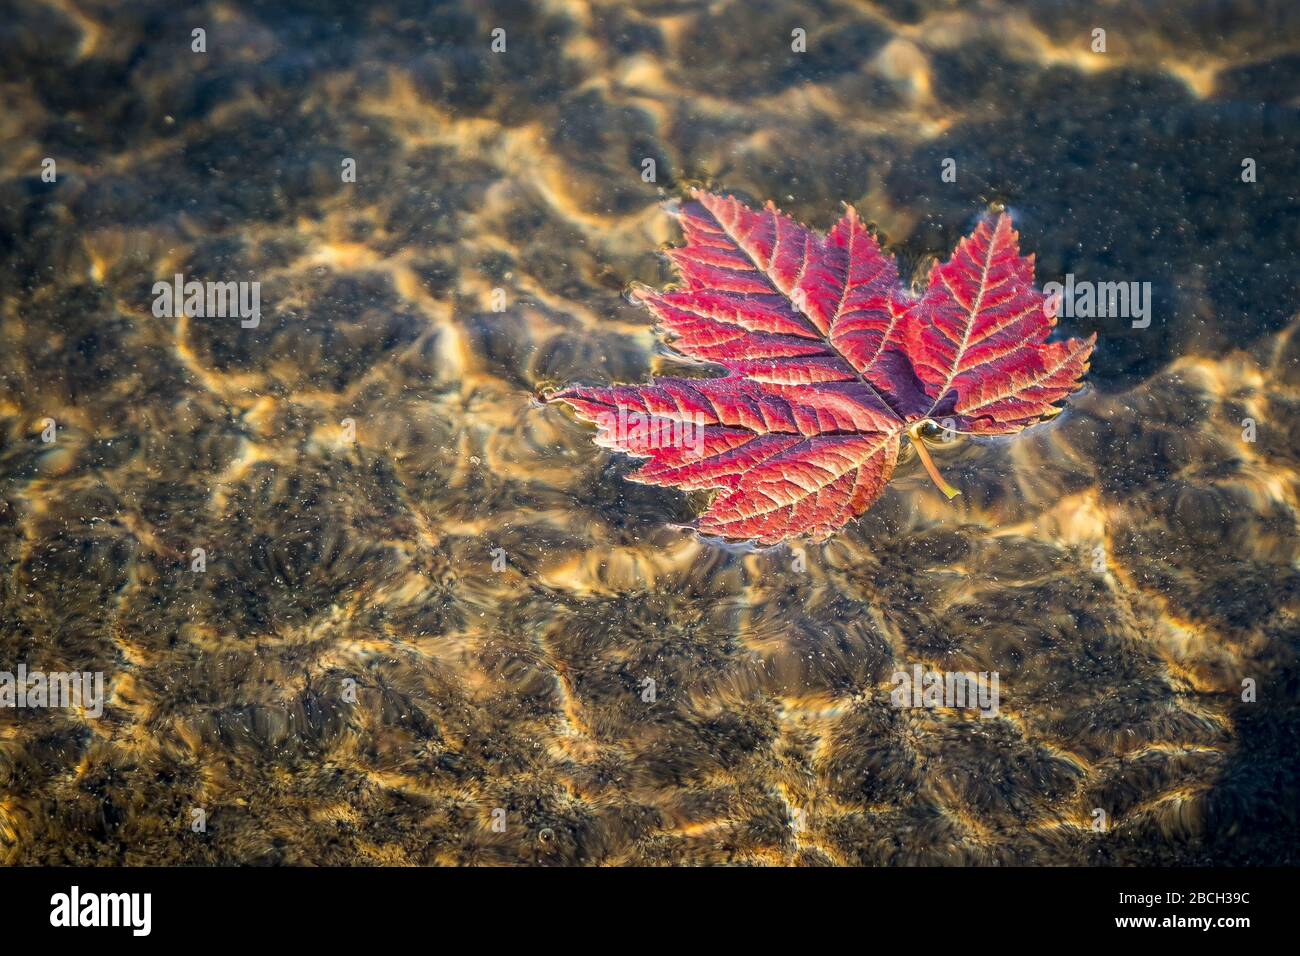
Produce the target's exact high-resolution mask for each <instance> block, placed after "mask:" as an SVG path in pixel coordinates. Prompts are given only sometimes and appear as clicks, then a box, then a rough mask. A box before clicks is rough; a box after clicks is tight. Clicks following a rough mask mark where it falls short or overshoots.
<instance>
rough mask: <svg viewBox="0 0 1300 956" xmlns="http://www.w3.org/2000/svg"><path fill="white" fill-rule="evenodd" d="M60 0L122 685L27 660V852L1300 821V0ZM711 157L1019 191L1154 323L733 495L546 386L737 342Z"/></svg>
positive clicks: (989, 854) (60, 343)
mask: <svg viewBox="0 0 1300 956" xmlns="http://www.w3.org/2000/svg"><path fill="white" fill-rule="evenodd" d="M7 9H8V10H9V11H11V12H7V13H6V14H5V16H4V20H5V22H4V23H3V24H0V101H2V102H3V104H4V105H3V109H0V144H2V145H3V147H4V148H3V149H0V671H16V669H17V668H18V666H19V665H20V664H22V665H24V666H25V667H26V668H28V669H29V670H38V669H39V670H43V671H47V672H55V671H66V672H97V673H100V674H102V675H103V678H104V681H105V697H106V699H105V701H104V706H103V712H102V714H100V715H98V716H94V715H92V714H90V713H88V712H87V709H86V708H84V707H83V708H80V709H78V708H66V707H65V708H54V707H30V706H29V707H25V708H19V707H13V708H0V861H4V862H7V863H17V864H35V863H64V862H84V863H136V864H140V863H168V862H190V863H202V862H225V863H233V862H259V863H266V862H280V863H308V862H311V863H329V864H339V863H398V864H458V863H462V864H467V863H475V864H515V863H607V864H610V863H612V864H676V863H723V862H729V863H741V864H827V863H833V864H893V863H955V864H970V863H1039V864H1082V863H1100V864H1121V863H1280V862H1295V854H1296V847H1297V845H1300V843H1298V841H1297V818H1296V807H1297V805H1298V803H1297V790H1298V789H1300V783H1298V781H1300V774H1298V773H1297V771H1298V770H1300V767H1298V766H1297V754H1298V753H1300V748H1298V747H1297V743H1298V740H1297V731H1298V728H1300V714H1298V712H1297V691H1298V688H1300V683H1298V680H1297V669H1296V653H1297V637H1300V627H1297V622H1296V613H1297V607H1298V605H1300V573H1298V568H1297V557H1298V556H1300V536H1298V533H1297V508H1298V507H1300V501H1298V498H1297V494H1298V491H1300V485H1298V483H1297V475H1298V471H1297V469H1300V425H1298V424H1297V422H1298V421H1300V418H1297V414H1296V412H1297V406H1298V405H1300V339H1297V332H1296V328H1297V325H1296V314H1297V309H1298V307H1300V290H1298V289H1297V281H1296V278H1295V277H1296V276H1297V275H1298V274H1300V217H1298V216H1297V211H1298V204H1300V200H1298V199H1297V189H1298V188H1300V125H1298V123H1297V120H1298V119H1300V115H1298V110H1297V107H1298V106H1300V102H1298V95H1297V90H1298V89H1300V85H1298V84H1297V80H1298V79H1300V8H1297V7H1295V6H1294V5H1291V4H1285V3H1271V2H1265V0H1259V2H1245V0H1243V2H1239V3H1235V4H1233V5H1231V6H1225V5H1221V4H1208V3H1206V4H1198V3H1190V4H1175V3H1141V4H1125V5H1114V6H1110V5H1107V6H1105V7H1103V8H1100V10H1093V11H1082V10H1079V9H1076V7H1075V5H1067V4H1059V3H1054V2H1025V3H1011V2H1006V3H987V4H981V5H979V7H978V8H975V7H971V6H967V5H964V4H958V3H948V2H925V0H916V2H908V0H896V2H882V3H848V2H838V0H828V2H809V3H801V2H796V3H782V4H778V3H765V2H760V3H752V2H733V3H725V2H724V3H718V4H696V3H688V2H673V0H660V2H644V3H613V2H610V3H604V2H578V0H556V2H550V3H539V4H535V5H530V4H526V3H522V2H499V3H492V2H478V0H476V2H472V3H471V2H461V3H445V4H433V5H430V4H426V3H380V4H356V3H320V2H310V3H308V2H300V3H299V2H281V3H270V2H267V3H256V2H249V3H238V2H232V3H226V4H221V5H219V6H211V5H204V4H186V3H177V2H175V0H148V2H133V3H129V4H121V3H118V2H110V0H58V2H55V0H12V2H10V3H9V4H7ZM1098 26H1101V27H1103V28H1105V29H1106V30H1107V35H1106V41H1107V48H1106V52H1105V53H1101V52H1094V51H1093V49H1092V46H1093V43H1094V40H1093V35H1092V31H1093V29H1094V28H1095V27H1098ZM196 27H202V28H204V29H205V30H206V34H205V52H203V53H197V52H194V50H193V48H192V46H193V43H194V39H193V36H192V34H191V31H192V30H193V29H195V28H196ZM498 28H500V29H502V30H504V31H505V34H504V37H505V50H504V51H502V52H493V50H492V43H493V31H494V30H496V29H498ZM795 30H803V31H805V33H806V43H807V47H806V52H803V53H797V52H794V51H793V50H792V48H791V45H792V42H794V41H793V39H792V36H793V33H792V31H795ZM47 158H48V159H52V160H53V161H54V167H53V174H54V179H53V181H47V177H45V176H43V173H45V172H46V170H47V169H49V167H48V166H47V164H45V163H44V160H46V159H47ZM945 159H953V160H954V161H955V166H954V167H952V168H953V169H955V173H956V176H955V181H946V180H945V178H944V177H943V171H944V168H945V167H944V160H945ZM1247 159H1250V160H1253V169H1254V171H1255V172H1254V181H1253V182H1248V181H1243V173H1244V172H1245V170H1246V168H1247V167H1246V166H1245V165H1244V163H1245V161H1246V160H1247ZM348 160H354V161H355V181H345V173H346V171H347V169H348V163H347V161H348ZM646 160H653V162H654V172H655V176H654V181H653V182H647V181H646V180H645V179H644V178H643V173H644V172H645V171H646V169H647V166H646V164H645V161H646ZM693 183H709V184H711V185H714V186H716V187H719V188H725V189H727V190H729V191H732V192H734V193H735V194H736V195H739V196H743V197H745V198H747V199H749V200H752V201H757V202H761V201H762V200H765V199H768V198H771V199H773V200H775V201H776V202H777V203H778V204H779V205H781V207H782V208H783V209H784V210H785V211H786V212H788V213H790V214H791V215H795V216H797V217H798V218H800V219H801V220H803V221H805V222H807V223H809V224H812V225H815V226H817V227H819V228H824V227H826V226H828V225H829V224H830V223H831V222H832V221H834V219H835V218H837V217H838V215H839V213H840V203H841V202H850V203H853V204H854V205H855V206H856V207H857V208H858V209H859V211H860V212H861V213H862V215H863V217H864V218H866V219H868V220H870V221H872V222H873V223H875V224H876V226H877V227H878V228H879V230H880V231H881V233H882V234H883V235H884V237H885V238H886V239H887V241H888V244H889V248H890V250H891V251H892V252H894V253H895V254H896V255H898V256H899V257H900V260H901V261H902V262H903V263H904V265H905V269H906V270H907V271H909V272H910V271H912V270H917V269H923V268H924V265H925V264H926V263H927V262H928V261H929V260H930V257H932V256H934V255H946V254H947V252H948V250H950V249H951V248H952V245H953V243H954V242H955V241H956V239H957V238H958V237H959V236H961V235H962V234H964V233H965V232H966V231H967V230H968V229H969V227H970V225H971V223H972V222H973V221H974V220H975V218H976V217H977V216H978V215H979V214H981V213H982V212H983V211H985V210H986V209H987V208H988V207H989V206H990V204H993V203H1001V204H1005V205H1006V206H1007V207H1008V208H1009V209H1010V210H1011V211H1012V213H1013V214H1014V215H1015V217H1016V221H1017V224H1018V227H1019V229H1020V231H1021V235H1022V242H1023V244H1024V248H1025V249H1026V250H1027V251H1031V252H1033V253H1035V254H1036V256H1037V274H1038V277H1039V279H1040V281H1053V280H1057V281H1064V277H1065V276H1066V275H1067V274H1069V275H1073V276H1074V277H1075V278H1076V279H1077V280H1079V281H1088V282H1103V281H1122V282H1138V283H1150V290H1151V309H1150V322H1149V325H1147V326H1145V327H1139V328H1135V327H1134V323H1133V319H1132V318H1131V317H1130V316H1107V317H1075V318H1064V319H1062V323H1061V328H1062V331H1064V332H1066V333H1068V334H1072V335H1073V334H1088V333H1091V332H1094V331H1095V332H1097V333H1099V344H1098V347H1097V353H1096V355H1095V357H1094V359H1093V365H1092V372H1091V373H1090V376H1089V383H1090V384H1089V388H1088V390H1087V391H1086V392H1085V393H1083V394H1081V395H1080V396H1077V397H1076V399H1075V400H1074V401H1073V402H1072V403H1071V406H1070V408H1069V410H1068V411H1067V412H1066V413H1065V414H1064V415H1062V416H1061V417H1060V418H1059V419H1057V420H1056V421H1054V422H1053V423H1051V424H1050V425H1043V426H1039V427H1037V428H1035V429H1034V430H1033V431H1031V432H1028V433H1025V434H1023V435H1021V436H1018V437H1015V438H1013V439H1008V440H999V441H989V442H964V441H963V442H958V443H954V444H952V445H951V446H947V447H944V448H941V449H938V450H937V451H936V457H937V459H938V462H939V465H940V467H941V468H942V469H943V471H944V473H945V476H946V477H947V478H948V480H949V481H951V482H953V483H954V484H957V485H958V486H959V487H961V488H962V489H963V491H964V494H963V495H962V496H961V497H960V498H958V499H956V500H955V501H953V502H951V503H950V502H948V501H946V500H945V499H944V498H943V497H942V496H941V495H939V494H938V493H937V492H936V491H935V490H934V489H933V487H932V486H931V485H930V484H929V482H928V479H927V478H926V477H925V474H924V471H923V470H922V469H921V467H920V465H919V463H918V462H916V461H915V460H914V459H913V460H909V461H906V462H904V463H903V464H902V465H901V467H900V472H899V475H898V477H897V478H896V479H895V480H894V482H893V483H892V485H891V487H890V489H889V490H888V491H887V493H886V494H885V497H884V498H883V499H882V500H881V501H880V502H879V503H878V504H877V505H876V506H875V507H874V508H873V509H872V510H871V511H870V512H869V513H868V514H867V515H866V516H865V517H864V518H862V519H861V520H860V521H858V522H855V523H854V524H853V525H851V526H850V527H849V528H847V529H846V530H845V531H844V532H843V533H842V534H840V535H838V536H836V537H834V538H832V539H831V540H830V541H828V542H826V543H824V544H820V545H796V546H795V547H794V548H791V547H786V546H783V547H779V548H773V549H767V550H752V549H743V548H736V547H725V546H720V545H719V544H717V543H716V542H710V541H707V540H703V539H701V538H699V537H697V536H694V535H693V534H691V533H689V532H683V531H681V530H677V529H675V528H674V527H672V526H673V525H677V524H681V523H683V522H685V521H688V520H689V519H690V517H691V516H692V515H693V514H695V513H697V512H698V510H699V509H700V506H701V501H700V500H698V499H697V498H694V497H688V496H685V495H682V494H679V493H676V492H674V491H671V490H665V489H652V488H646V487H643V486H639V485H635V484H631V483H628V482H626V481H625V480H624V479H623V476H624V475H625V474H627V472H628V471H629V470H630V467H631V466H630V465H629V463H628V462H626V461H625V460H621V459H615V458H611V457H610V456H608V455H607V454H606V453H605V452H603V451H601V450H599V449H597V448H595V447H594V446H593V445H592V443H591V440H590V439H591V430H590V429H589V428H587V427H585V426H583V425H581V424H579V423H576V422H574V421H573V420H572V419H571V418H569V417H567V416H566V415H565V414H564V413H563V412H562V411H560V410H559V409H557V408H554V407H549V408H548V407H544V406H541V405H539V404H538V403H537V402H536V401H535V400H534V399H533V396H534V395H535V393H536V392H537V391H538V390H539V389H540V388H542V387H544V386H548V385H555V384H558V383H562V382H570V381H580V382H585V383H603V382H611V381H624V382H633V381H641V380H644V379H645V377H646V376H647V375H649V374H652V373H653V374H663V373H670V372H672V371H673V370H674V369H675V368H679V367H680V366H679V362H678V361H677V360H675V359H674V358H673V356H672V354H671V353H670V352H669V351H667V350H666V349H665V348H664V346H663V345H662V344H661V343H659V342H658V341H657V339H656V336H655V334H654V330H653V328H652V324H651V320H650V317H649V316H648V315H647V314H646V313H645V312H644V311H643V310H641V309H639V308H637V307H636V306H635V305H634V304H632V303H630V302H628V301H627V300H626V299H625V298H624V296H623V294H622V293H623V291H624V289H625V288H626V287H627V286H628V285H629V284H630V283H632V282H634V281H636V282H644V283H647V284H650V285H654V286H661V285H662V284H664V283H665V282H668V281H670V280H671V278H672V275H671V270H670V269H669V267H668V265H667V264H666V263H665V262H663V261H662V259H661V258H660V256H659V255H658V253H659V251H660V250H661V249H662V248H663V247H664V246H665V245H666V244H669V243H671V242H675V241H676V240H677V236H676V234H675V229H674V226H673V224H672V221H671V219H670V218H669V217H667V216H666V215H664V213H663V211H662V209H661V206H660V204H661V202H662V201H664V200H665V199H668V198H670V197H672V196H674V195H677V194H679V193H680V191H681V189H682V187H683V186H685V185H688V184H693ZM177 273H180V274H182V275H184V276H185V277H186V278H187V279H194V280H199V281H214V282H258V283H260V286H259V289H260V297H261V299H260V302H261V317H260V322H259V323H258V325H257V326H256V327H244V325H242V324H241V322H240V320H239V319H238V318H237V317H231V316H227V317H224V318H222V317H209V318H200V317H184V316H182V317H179V318H176V317H173V316H172V315H170V314H166V313H164V314H163V315H158V314H156V313H155V302H156V299H157V293H156V292H155V283H157V282H160V281H163V282H167V281H170V280H171V279H172V277H173V276H175V275H176V274H177ZM498 290H499V291H498ZM51 423H52V424H51ZM47 439H49V440H47ZM196 549H199V551H198V552H196ZM196 562H197V563H196ZM915 666H920V667H921V668H923V669H924V670H925V671H934V672H941V673H949V672H977V673H988V674H991V673H997V675H998V678H999V690H1000V705H999V708H998V713H997V714H996V716H989V717H984V716H981V715H980V713H978V712H977V711H975V710H972V709H970V708H965V709H962V708H956V707H943V708H927V707H919V708H917V707H898V706H894V704H893V702H892V701H891V692H892V691H893V690H894V688H895V686H896V685H895V683H894V675H895V674H896V673H898V672H900V671H902V672H905V673H909V672H911V671H912V668H913V667H915ZM1243 697H1246V698H1251V699H1245V700H1244V699H1243Z"/></svg>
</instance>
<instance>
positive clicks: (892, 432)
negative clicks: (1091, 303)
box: [548, 191, 1096, 544]
mask: <svg viewBox="0 0 1300 956" xmlns="http://www.w3.org/2000/svg"><path fill="white" fill-rule="evenodd" d="M678 217H679V219H680V221H681V226H682V231H683V233H684V234H685V238H686V244H685V245H684V246H682V247H680V248H678V249H674V250H672V251H671V252H669V254H668V255H669V257H670V258H671V259H672V261H673V263H674V264H675V265H676V267H677V269H678V271H679V273H680V275H681V285H680V287H678V288H675V289H672V290H670V291H665V292H654V291H646V292H644V293H642V294H641V301H642V302H643V303H644V304H645V306H646V307H647V308H649V309H650V311H651V312H652V313H654V315H655V316H656V317H657V318H658V319H659V321H660V323H661V325H662V326H663V328H664V329H665V330H666V331H667V332H668V333H669V334H670V335H671V336H673V338H672V339H671V340H670V344H671V345H672V347H673V348H675V349H676V350H677V351H678V352H680V353H682V354H683V355H686V356H690V357H692V358H697V359H703V360H705V361H708V362H712V363H714V364H717V365H720V366H722V367H723V368H725V369H726V370H727V372H728V374H727V375H726V376H725V377H722V378H711V379H681V378H661V379H658V380H657V381H654V382H651V383H650V384H648V385H620V386H612V387H590V388H589V387H583V386H574V387H570V388H567V389H565V390H563V391H560V392H558V393H555V394H553V395H550V396H549V397H548V400H549V401H560V402H565V403H567V404H568V405H570V406H572V407H573V409H574V410H575V412H576V413H577V414H578V416H579V417H580V418H583V419H585V420H587V421H591V422H595V423H596V424H597V425H598V426H599V431H598V433H597V436H596V442H597V444H599V445H602V446H604V447H607V448H612V449H615V450H617V451H621V452H624V453H626V454H628V455H632V456H636V457H640V458H646V459H649V460H648V461H647V462H646V463H645V464H644V465H643V466H642V467H641V469H640V470H639V471H637V472H636V473H634V474H633V475H631V476H630V478H631V480H633V481H638V482H643V483H645V484H652V485H667V486H671V487H675V488H681V489H683V490H697V489H718V490H719V494H718V495H717V496H716V497H715V498H714V499H713V501H712V503H711V504H710V505H709V507H708V509H707V510H706V511H705V512H704V514H703V515H701V516H700V518H699V520H698V522H697V523H696V527H697V528H698V530H699V531H701V532H703V533H705V534H713V535H720V536H722V537H725V538H729V539H733V540H749V541H755V542H757V543H759V544H774V543H776V542H778V541H783V540H785V539H787V538H791V537H794V536H797V535H808V536H810V537H811V538H813V539H814V540H819V539H822V538H825V537H827V536H829V535H830V534H831V533H832V532H834V531H836V530H838V529H839V528H841V527H842V526H843V525H844V524H845V523H846V522H848V521H850V520H851V519H853V518H856V517H857V516H859V515H861V514H862V513H863V512H864V511H866V510H867V508H868V507H869V506H870V505H871V503H872V502H874V501H875V500H876V499H877V498H879V497H880V495H881V494H882V493H883V491H884V489H885V485H886V484H887V483H888V481H889V479H890V477H891V476H892V474H893V472H894V466H895V465H896V464H897V461H898V453H899V448H900V443H901V441H902V438H903V437H904V436H906V437H907V438H908V439H910V441H911V442H912V444H913V445H914V446H915V447H916V450H917V454H918V456H919V457H920V459H921V462H922V463H923V464H924V466H925V468H926V471H927V472H929V475H930V477H931V478H932V479H933V480H934V483H935V484H936V485H937V486H938V487H939V488H940V489H941V490H942V491H943V492H944V493H945V494H946V495H947V496H948V497H949V498H952V497H953V496H955V495H957V494H958V492H957V490H956V489H954V488H952V487H951V486H950V485H948V484H947V482H945V481H944V480H943V478H942V477H941V476H940V475H939V472H938V470H937V469H936V468H935V466H934V463H933V461H932V460H931V459H930V456H929V454H928V452H927V451H926V447H925V442H924V440H923V437H922V436H923V434H926V433H929V432H932V431H934V430H937V429H939V428H946V429H950V430H953V431H956V432H959V433H966V434H974V435H1005V434H1010V433H1012V432H1017V431H1020V430H1021V429H1022V428H1025V427H1027V426H1029V425H1032V424H1034V423H1035V422H1039V421H1042V420H1044V419H1047V418H1050V417H1052V416H1054V415H1056V414H1057V413H1059V412H1060V410H1061V409H1060V406H1058V405H1057V403H1058V402H1060V401H1061V400H1062V399H1064V398H1065V397H1066V396H1067V395H1069V394H1070V393H1071V392H1073V391H1075V390H1076V389H1078V388H1079V387H1080V381H1079V380H1080V378H1081V377H1082V375H1083V374H1084V373H1085V372H1086V371H1087V369H1088V356H1089V355H1090V354H1091V352H1092V347H1093V343H1094V342H1095V340H1096V336H1095V335H1093V336H1092V337H1091V338H1088V339H1070V340H1069V341H1065V342H1048V341H1047V336H1048V334H1049V333H1050V332H1051V329H1052V326H1054V325H1055V324H1056V321H1055V318H1054V316H1053V314H1052V312H1053V310H1052V309H1050V307H1049V306H1047V304H1046V303H1047V299H1046V297H1045V296H1044V295H1043V293H1042V292H1040V291H1039V290H1038V289H1036V288H1035V287H1034V283H1033V279H1034V265H1033V257H1032V256H1029V257H1025V256H1021V255H1020V252H1019V248H1018V244H1017V240H1018V237H1017V235H1016V232H1015V230H1013V229H1012V228H1011V220H1010V218H1009V217H1008V216H1007V215H1006V214H1005V213H1004V214H1002V215H999V216H998V217H997V218H996V219H986V220H985V221H983V222H981V223H980V225H979V227H978V228H977V229H976V230H975V232H974V233H973V234H972V235H970V236H968V237H966V238H965V239H963V240H962V241H961V242H960V244H959V245H958V246H957V251H956V253H955V254H954V255H953V257H952V258H951V259H949V260H948V261H947V262H944V263H941V264H936V265H935V266H934V267H933V268H932V269H931V270H930V274H929V277H928V279H927V283H926V288H925V290H924V292H923V293H922V294H921V295H920V296H919V297H917V296H916V295H914V294H913V293H912V292H911V291H910V290H908V289H907V288H906V287H905V286H904V285H903V284H902V283H901V282H900V281H899V277H898V269H897V266H896V265H895V263H894V260H893V259H892V258H891V257H889V256H886V255H884V254H883V253H882V252H881V250H880V246H879V245H878V244H877V242H876V240H875V239H874V238H873V237H872V236H871V234H870V233H869V232H868V231H867V230H866V229H865V228H864V227H863V225H862V223H861V222H860V221H859V220H858V217H857V214H856V213H855V212H854V211H853V209H852V208H849V209H848V210H847V211H846V212H845V214H844V217H843V218H842V219H841V220H840V221H839V222H837V223H836V224H835V226H834V228H832V229H831V231H830V232H829V233H827V234H826V235H825V236H822V235H819V234H818V233H816V232H814V231H813V230H811V229H807V228H805V227H804V226H802V225H800V224H799V223H797V222H795V221H794V220H792V219H789V218H788V217H786V216H783V215H782V214H781V213H780V212H779V211H778V210H777V209H776V207H775V206H773V205H772V204H771V203H770V202H769V203H768V204H767V206H766V207H765V208H764V209H763V211H762V212H754V211H753V210H751V209H749V208H748V207H746V206H745V205H743V204H742V203H740V202H738V201H737V200H735V199H733V198H732V197H730V196H716V195H713V194H711V193H707V192H702V191H695V192H694V193H692V201H689V202H687V203H685V204H683V205H682V207H681V209H680V211H679V213H678ZM940 423H942V424H940Z"/></svg>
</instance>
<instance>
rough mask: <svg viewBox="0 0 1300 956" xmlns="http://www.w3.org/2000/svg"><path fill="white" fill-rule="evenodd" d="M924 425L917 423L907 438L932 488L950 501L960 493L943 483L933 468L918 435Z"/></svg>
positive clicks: (923, 423)
mask: <svg viewBox="0 0 1300 956" xmlns="http://www.w3.org/2000/svg"><path fill="white" fill-rule="evenodd" d="M925 424H926V423H925V422H917V423H916V424H915V425H913V426H912V427H911V428H909V429H908V430H907V437H908V438H910V439H911V440H912V447H913V448H915V449H916V455H917V457H918V458H920V459H921V464H923V465H925V471H926V473H927V474H928V475H929V476H930V480H931V481H933V482H934V486H935V487H936V488H938V489H939V490H940V491H942V492H943V493H944V494H945V495H946V496H947V497H948V500H949V501H952V499H954V498H956V497H957V496H958V495H959V494H961V492H960V491H958V490H957V489H956V488H954V487H953V486H952V485H950V484H948V482H946V481H944V480H943V475H941V474H939V469H938V468H936V467H935V466H934V460H933V459H931V458H930V452H929V451H927V450H926V447H925V441H924V440H923V439H922V438H921V436H920V434H919V433H920V430H921V426H923V425H925Z"/></svg>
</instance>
